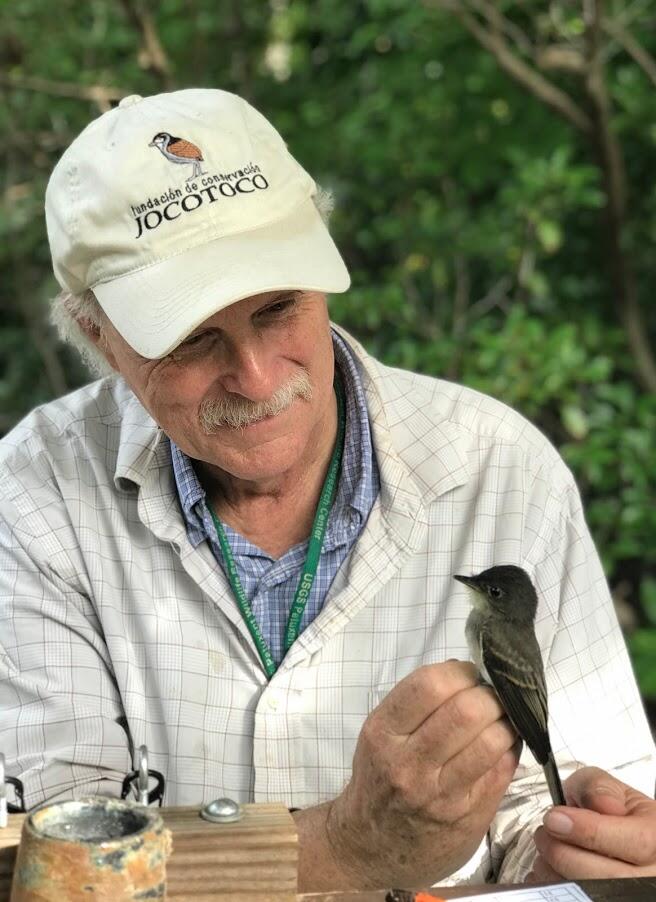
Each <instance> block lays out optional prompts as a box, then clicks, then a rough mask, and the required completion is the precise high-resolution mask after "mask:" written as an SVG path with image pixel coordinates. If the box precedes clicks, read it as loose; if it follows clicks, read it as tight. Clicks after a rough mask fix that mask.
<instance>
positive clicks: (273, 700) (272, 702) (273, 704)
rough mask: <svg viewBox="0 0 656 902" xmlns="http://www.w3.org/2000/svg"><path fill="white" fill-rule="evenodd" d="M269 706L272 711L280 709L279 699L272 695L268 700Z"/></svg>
mask: <svg viewBox="0 0 656 902" xmlns="http://www.w3.org/2000/svg"><path fill="white" fill-rule="evenodd" d="M267 704H268V705H269V707H270V708H271V710H272V711H276V710H277V709H278V698H277V696H275V695H270V696H269V698H268V702H267Z"/></svg>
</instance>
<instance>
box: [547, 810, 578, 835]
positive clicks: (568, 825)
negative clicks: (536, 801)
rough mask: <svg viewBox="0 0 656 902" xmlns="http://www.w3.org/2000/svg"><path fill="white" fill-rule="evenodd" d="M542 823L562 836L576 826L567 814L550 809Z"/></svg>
mask: <svg viewBox="0 0 656 902" xmlns="http://www.w3.org/2000/svg"><path fill="white" fill-rule="evenodd" d="M542 823H543V824H544V826H545V827H546V828H547V830H548V831H549V833H559V834H560V835H561V836H565V835H566V834H567V833H571V832H572V828H573V827H574V822H573V821H572V819H571V818H569V817H567V815H566V814H561V813H560V811H548V812H547V813H546V814H545V816H544V819H543V821H542Z"/></svg>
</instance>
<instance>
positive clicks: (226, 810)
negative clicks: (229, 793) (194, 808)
mask: <svg viewBox="0 0 656 902" xmlns="http://www.w3.org/2000/svg"><path fill="white" fill-rule="evenodd" d="M200 816H201V817H202V818H205V820H206V821H212V823H213V824H231V823H232V822H233V821H239V820H241V819H242V817H243V816H244V812H243V811H242V807H241V805H240V804H239V803H238V802H235V801H233V800H232V799H214V801H213V802H209V803H208V804H207V805H205V806H204V807H203V808H201V810H200Z"/></svg>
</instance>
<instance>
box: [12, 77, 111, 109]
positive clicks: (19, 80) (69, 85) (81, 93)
mask: <svg viewBox="0 0 656 902" xmlns="http://www.w3.org/2000/svg"><path fill="white" fill-rule="evenodd" d="M0 85H5V86H6V87H8V88H19V89H22V90H26V91H37V92H38V93H40V94H54V95H55V96H57V97H73V98H74V99H76V100H91V101H93V102H94V103H97V104H98V106H99V107H100V109H101V111H102V112H103V113H104V112H106V110H109V109H111V104H112V101H114V102H116V101H117V100H120V99H121V98H122V97H126V96H127V94H129V91H123V90H122V89H121V88H112V87H106V86H105V85H79V84H77V83H76V82H72V81H51V80H50V79H49V78H39V77H37V76H29V75H24V76H23V75H10V74H8V73H4V72H0Z"/></svg>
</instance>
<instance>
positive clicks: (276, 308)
mask: <svg viewBox="0 0 656 902" xmlns="http://www.w3.org/2000/svg"><path fill="white" fill-rule="evenodd" d="M296 300H297V299H296V298H295V297H288V298H281V299H280V300H279V301H276V302H275V304H269V306H268V307H265V308H264V309H263V310H260V311H259V314H260V316H269V315H270V316H276V315H277V314H280V313H286V312H287V311H289V310H291V309H292V308H293V307H295V306H296Z"/></svg>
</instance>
